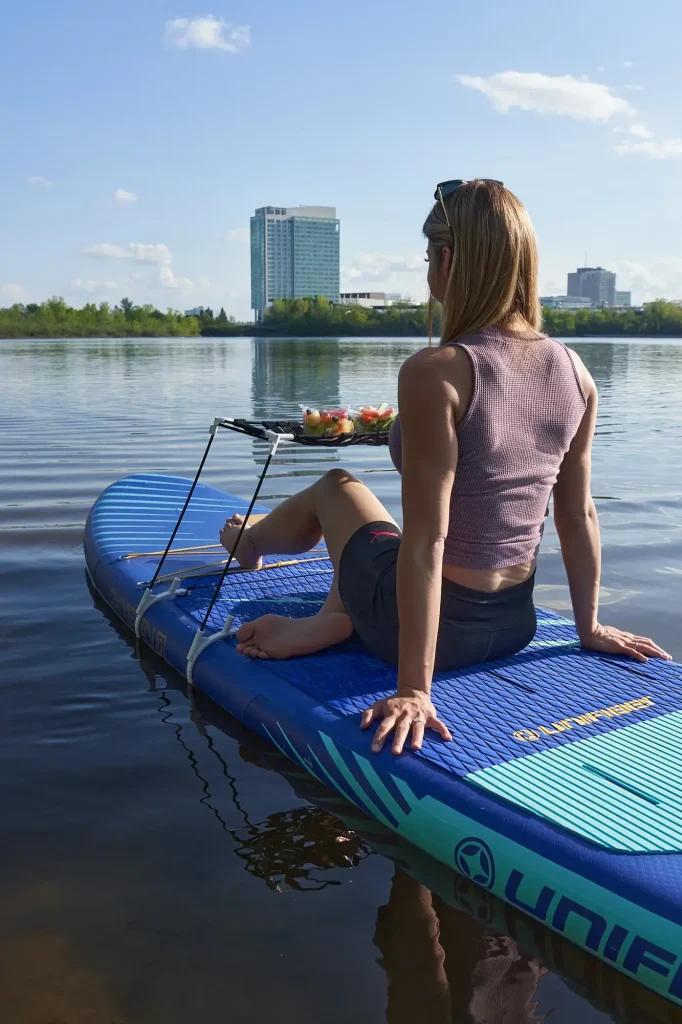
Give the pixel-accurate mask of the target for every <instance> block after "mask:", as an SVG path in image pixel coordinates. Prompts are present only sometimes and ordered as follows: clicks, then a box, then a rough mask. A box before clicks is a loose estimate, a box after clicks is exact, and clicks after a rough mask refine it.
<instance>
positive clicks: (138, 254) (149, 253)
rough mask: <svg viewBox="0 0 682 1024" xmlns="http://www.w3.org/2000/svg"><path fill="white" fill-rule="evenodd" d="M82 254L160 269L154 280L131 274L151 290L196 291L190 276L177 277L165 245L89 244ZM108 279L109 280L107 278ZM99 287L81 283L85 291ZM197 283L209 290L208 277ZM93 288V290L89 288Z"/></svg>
mask: <svg viewBox="0 0 682 1024" xmlns="http://www.w3.org/2000/svg"><path fill="white" fill-rule="evenodd" d="M83 252H84V253H85V255H86V256H94V257H95V258H97V259H106V260H127V261H130V262H131V263H133V264H135V265H137V266H152V267H157V268H158V272H157V273H155V274H154V275H153V278H152V280H151V281H150V280H149V277H148V276H147V275H145V274H140V273H137V272H132V273H131V275H130V276H131V278H132V279H133V280H136V281H145V280H146V281H147V283H148V285H149V286H150V287H157V288H168V289H174V290H176V291H190V290H191V289H192V288H194V281H191V280H190V278H189V277H180V276H176V274H175V272H174V270H173V267H172V263H173V253H172V252H171V250H170V249H169V248H168V246H167V245H165V244H164V243H163V242H129V243H128V245H127V246H122V245H114V244H112V243H111V242H97V243H96V244H95V245H88V246H87V247H86V248H85V249H84V250H83ZM77 280H80V279H77ZM105 280H110V279H109V278H105ZM96 284H97V282H94V281H92V282H91V281H89V280H88V281H84V282H83V281H81V287H82V288H83V290H85V291H90V290H93V291H94V290H95V288H94V285H96ZM197 284H198V285H199V287H201V288H208V287H210V281H208V280H207V278H205V277H201V278H199V279H198V281H197ZM90 285H93V287H92V288H90V287H89V286H90ZM106 287H109V286H106ZM116 287H118V285H116Z"/></svg>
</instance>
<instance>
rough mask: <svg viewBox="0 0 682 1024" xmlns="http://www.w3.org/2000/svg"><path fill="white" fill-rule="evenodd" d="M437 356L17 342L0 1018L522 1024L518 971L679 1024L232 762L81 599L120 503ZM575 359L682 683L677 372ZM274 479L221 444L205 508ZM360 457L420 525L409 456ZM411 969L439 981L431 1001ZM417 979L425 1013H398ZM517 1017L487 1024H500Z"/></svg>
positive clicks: (641, 611)
mask: <svg viewBox="0 0 682 1024" xmlns="http://www.w3.org/2000/svg"><path fill="white" fill-rule="evenodd" d="M421 344H422V342H421V341H418V340H416V341H410V340H406V339H400V340H399V341H396V342H391V341H386V340H376V339H352V340H343V339H341V340H333V341H331V342H330V341H322V342H319V343H316V342H312V343H311V342H310V341H309V340H305V341H302V342H300V343H299V342H296V341H292V340H288V341H286V340H285V341H282V342H280V341H276V340H271V339H268V340H262V339H259V340H258V341H252V340H240V339H237V340H232V339H227V340H224V341H223V340H221V339H159V340H154V341H146V340H143V341H137V340H134V339H130V340H126V341H117V340H113V341H107V340H101V339H100V340H98V339H89V340H83V341H70V340H60V341H57V342H49V341H47V342H42V341H37V342H34V341H24V342H15V341H9V342H2V343H1V344H0V417H1V418H2V425H3V428H4V432H3V438H4V442H5V443H4V444H3V446H2V447H1V448H0V583H1V585H0V615H1V616H2V620H3V626H4V627H5V629H4V633H3V644H4V646H3V667H4V668H5V672H4V674H3V678H2V686H3V698H4V700H3V714H2V718H1V719H0V730H2V742H0V804H1V805H2V812H3V824H4V826H5V832H6V833H7V835H8V836H11V841H8V840H6V841H5V842H4V843H2V844H0V870H1V871H2V877H3V881H4V883H5V888H4V891H3V898H4V903H3V915H2V921H1V922H0V991H2V993H3V995H2V998H1V1000H0V1005H1V1011H2V1012H0V1016H3V1012H4V1018H5V1019H7V1021H8V1022H11V1024H48V1022H55V1024H56V1021H60V1022H62V1024H67V1022H68V1024H75V1022H76V1021H81V1020H82V1021H85V1020H87V1021H88V1024H90V1021H92V1022H93V1024H95V1022H96V1024H112V1022H115V1024H138V1022H139V1024H175V1022H180V1021H183V1022H185V1021H192V1024H194V1022H196V1024H213V1021H218V1020H222V1019H223V1017H226V1018H227V1017H229V1019H230V1020H234V1021H239V1022H241V1021H244V1022H247V1021H248V1022H250V1021H252V1020H254V1019H266V1018H269V1017H271V1016H272V1015H273V1014H274V1013H276V1014H277V1017H278V1020H281V1021H283V1022H289V1021H296V1022H297V1024H307V1022H309V1021H310V1022H313V1021H315V1022H318V1021H320V1020H321V1019H322V1020H324V1022H325V1024H337V1022H338V1024H345V1022H347V1021H349V1020H352V1021H353V1022H354V1024H355V1022H356V1021H357V1022H358V1024H365V1022H368V1024H369V1022H370V1021H371V1022H372V1024H375V1022H380V1021H381V1020H382V1019H385V1016H386V1012H387V1009H386V1003H387V996H390V999H389V1011H388V1012H389V1013H390V1014H394V1015H399V1014H400V1012H401V1004H402V1003H403V1001H404V1002H405V1003H406V1005H410V1006H412V1008H414V1005H415V999H416V998H417V996H418V994H419V993H418V991H417V989H416V988H415V986H417V985H419V986H421V988H420V990H423V991H424V992H425V993H427V992H430V993H431V996H429V999H430V1000H431V1001H430V1002H429V1003H428V1007H429V1010H428V1012H427V1010H426V1009H424V1011H423V1013H421V1017H420V1022H421V1021H423V1022H424V1024H431V1020H435V1021H436V1022H437V1024H440V1020H441V1019H442V1017H443V1015H444V1014H445V1017H446V1019H449V1020H452V1019H453V1018H454V1019H459V1020H460V1021H471V1020H472V1019H475V1018H474V1017H472V1014H473V1013H474V1012H475V1013H476V1014H477V1015H478V1017H481V1015H482V1014H483V1012H484V1011H483V1010H481V1008H480V1001H481V998H482V996H481V992H483V993H485V991H486V984H487V983H486V982H485V979H489V978H490V973H489V969H490V970H494V973H495V977H496V978H498V979H499V985H498V992H501V993H503V997H502V998H503V1000H506V1002H507V1004H508V1006H509V1007H515V1006H516V1004H514V1003H513V998H514V992H513V991H512V990H513V989H514V984H513V983H514V982H515V979H516V977H517V972H518V978H519V987H520V988H522V989H523V991H524V993H526V995H524V997H523V999H522V1000H521V1005H522V1006H523V1005H524V1000H525V1003H527V1004H528V1007H529V1009H528V1010H527V1012H528V1013H530V1012H535V1014H536V1016H539V1017H540V1019H541V1018H542V1015H543V1014H544V1015H545V1017H546V1018H547V1019H548V1020H549V1021H551V1022H552V1024H554V1022H557V1024H568V1022H571V1024H572V1022H573V1021H575V1020H576V1019H578V1018H580V1020H581V1021H583V1022H584V1024H601V1022H603V1021H605V1020H611V1019H615V1020H618V1021H632V1022H636V1024H645V1022H648V1021H666V1022H672V1021H673V1020H678V1019H679V1013H678V1011H677V1010H675V1008H674V1007H672V1006H670V1005H668V1004H662V1003H661V1001H660V1000H658V1001H657V1000H655V999H654V997H651V996H649V995H648V994H647V993H646V991H645V990H644V989H641V988H640V987H639V986H636V985H634V984H631V983H628V982H627V980H626V979H623V978H622V977H621V976H620V975H617V974H615V973H614V972H613V971H612V970H610V969H608V968H606V967H605V966H602V965H601V964H600V963H599V962H598V961H596V960H594V959H593V958H591V957H586V956H584V955H583V954H582V953H581V952H580V951H578V950H577V949H575V948H574V947H572V946H570V945H568V944H566V943H565V942H563V941H562V940H560V939H559V938H557V937H554V936H552V934H551V933H550V932H548V931H546V930H545V929H544V928H543V927H542V926H541V925H539V924H535V923H534V922H533V921H531V920H530V919H529V918H524V917H519V916H515V915H514V914H513V913H512V912H511V911H510V910H509V908H505V907H504V906H503V905H501V904H497V903H496V902H495V901H491V900H490V898H489V897H488V896H486V894H485V893H483V892H481V891H478V890H476V889H474V888H472V887H471V885H470V884H468V883H466V882H465V881H464V880H462V879H458V878H457V876H455V875H453V874H452V873H450V872H448V871H446V870H445V869H444V868H441V867H440V865H438V864H433V863H432V862H430V861H427V860H425V859H424V858H423V856H422V857H420V856H419V855H418V854H417V853H416V851H414V850H411V849H407V848H402V847H401V846H400V845H399V844H398V843H397V840H396V839H395V837H394V836H393V835H392V834H387V833H383V832H382V831H381V830H380V828H379V826H377V825H376V824H375V823H373V822H371V821H370V822H368V821H367V820H362V819H361V818H360V817H359V815H358V814H357V812H356V811H355V809H354V808H352V807H349V806H348V805H347V804H344V803H343V802H342V801H340V799H339V798H338V797H336V796H335V794H333V793H329V792H324V793H320V792H319V791H315V790H313V789H311V788H310V787H311V785H313V786H314V782H313V781H312V780H311V779H309V778H308V777H307V776H305V775H301V773H298V775H297V773H296V770H295V768H293V766H291V765H289V764H288V762H283V760H282V759H281V758H280V756H279V755H277V754H274V755H273V753H272V752H271V751H269V749H265V748H262V747H261V746H260V745H259V744H258V743H254V741H253V739H252V738H249V737H247V736H245V735H244V734H243V733H241V732H240V733H239V734H238V735H237V736H236V737H233V736H232V734H231V733H230V731H229V730H230V723H229V720H228V719H227V718H226V716H223V717H222V718H220V717H219V716H217V712H216V709H215V708H213V709H212V708H211V707H210V706H208V705H206V704H205V703H204V702H203V701H199V702H198V704H197V705H190V704H189V702H188V701H187V700H186V699H185V697H184V696H183V694H182V692H181V689H180V686H181V681H180V680H178V679H176V678H173V677H171V676H167V675H165V674H164V669H163V666H161V665H159V664H157V663H156V662H155V661H154V660H153V658H152V659H151V660H150V656H149V655H148V654H146V655H143V656H142V659H141V660H138V661H135V660H134V652H133V650H132V648H131V647H130V645H129V641H128V639H127V637H125V638H123V637H121V636H120V635H119V633H118V632H113V631H111V630H109V629H108V628H107V627H106V625H104V626H103V618H102V614H101V613H100V612H99V611H96V610H94V609H93V607H92V601H91V599H90V597H89V595H88V593H87V591H86V590H85V588H84V586H83V568H82V566H83V559H82V550H81V548H80V539H81V535H82V527H83V524H84V522H85V519H86V516H87V513H88V510H89V508H90V506H91V505H92V502H93V501H94V500H95V498H96V497H97V495H98V494H99V493H100V492H101V491H102V489H103V488H104V487H105V486H107V485H108V484H109V483H111V482H112V481H113V480H115V479H118V478H120V477H122V476H125V475H126V474H128V473H134V472H148V471H158V472H165V473H173V474H178V475H182V476H191V475H192V474H193V472H194V470H195V469H196V466H197V463H198V460H199V458H200V455H201V452H202V450H203V448H204V445H205V438H206V430H207V427H208V424H209V423H210V422H211V420H212V418H213V416H214V415H217V414H222V415H234V416H256V415H263V416H271V417H277V416H282V415H287V414H293V413H295V412H296V411H297V410H298V405H299V404H300V403H309V402H317V403H320V404H323V403H324V404H327V403H329V404H344V403H350V404H362V403H365V402H378V401H382V400H386V401H389V402H392V401H394V400H395V389H396V382H397V377H398V370H399V367H400V364H401V363H402V362H403V360H404V359H405V358H406V357H407V356H408V355H409V354H410V353H411V352H413V351H414V350H415V349H416V348H418V347H419V346H420V345H421ZM311 345H312V346H314V347H312V348H311ZM576 348H577V349H578V351H579V352H580V353H581V354H582V356H583V358H584V359H585V361H586V363H587V364H588V366H589V367H590V368H591V369H592V371H593V373H594V374H595V376H596V377H597V382H598V384H599V387H600V390H601V406H600V420H599V429H600V433H599V436H598V437H597V443H596V445H595V457H594V474H595V493H596V494H597V495H599V496H602V497H599V500H598V505H599V510H600V513H601V516H602V527H603V540H604V586H605V596H606V598H607V601H608V605H607V607H605V612H607V613H608V617H609V619H610V620H611V621H614V622H615V623H616V624H617V625H620V626H622V627H624V628H630V629H634V630H636V631H637V632H640V633H647V634H650V635H652V634H653V635H655V636H656V638H657V639H658V640H659V642H661V643H662V644H663V646H665V647H667V648H668V649H670V650H671V652H672V653H673V654H674V655H675V656H676V657H677V659H678V660H682V635H681V634H680V628H679V608H680V606H681V605H682V486H681V484H680V472H679V469H680V464H681V462H682V414H681V413H680V404H679V395H680V393H681V392H682V345H681V344H679V342H677V343H675V344H673V343H670V344H666V343H665V342H660V341H656V342H655V343H647V342H646V341H638V342H636V343H633V344H629V343H622V342H618V343H611V342H606V343H603V342H598V341H592V340H587V339H585V340H582V341H580V342H576ZM263 456H264V452H263V450H262V448H259V446H258V445H257V444H255V443H253V442H252V441H251V440H247V439H245V438H234V437H230V438H228V437H227V436H226V435H223V436H221V437H220V439H219V441H218V442H217V443H216V445H215V446H214V448H213V450H212V453H211V458H210V460H209V464H208V465H207V468H206V471H205V476H206V480H207V482H209V483H214V484H216V485H217V486H220V487H223V488H226V489H228V490H230V491H232V492H234V493H237V494H242V495H249V494H250V493H252V491H253V487H254V486H255V482H256V480H257V477H258V474H259V471H260V467H261V464H262V459H263ZM332 457H333V458H337V457H340V456H339V455H338V453H336V454H335V455H334V456H332V455H331V454H328V453H325V455H324V457H323V456H321V455H319V454H318V453H315V454H314V455H311V454H310V453H309V452H307V451H305V450H301V451H300V452H299V451H296V452H291V451H288V450H283V451H282V452H281V453H279V454H278V456H277V459H276V460H275V463H274V466H273V468H272V474H271V475H269V476H268V479H267V481H266V487H265V490H264V495H263V497H264V500H265V501H266V503H271V504H273V505H274V504H276V503H277V502H278V501H279V500H280V499H281V498H282V497H285V496H286V495H288V494H291V493H293V492H294V491H296V490H298V489H299V488H300V486H301V484H302V483H305V482H307V479H309V478H310V477H312V476H314V475H316V474H318V473H320V472H321V471H322V470H323V469H324V468H326V465H327V463H325V462H323V458H324V459H326V458H332ZM342 457H343V462H344V464H345V465H347V466H348V468H349V469H350V470H351V471H352V472H354V473H356V474H357V475H359V476H360V477H364V478H365V479H366V480H367V482H368V484H370V485H371V486H372V488H373V489H374V490H375V491H376V493H377V494H378V496H379V497H380V499H381V500H382V501H383V502H384V504H385V505H386V506H387V507H388V508H389V509H390V511H391V512H392V513H393V514H396V515H399V514H400V490H399V479H398V477H397V475H396V474H395V473H393V472H392V471H391V470H390V463H389V460H388V456H387V453H386V451H385V450H384V449H356V450H353V449H349V450H346V451H344V452H343V456H342ZM565 582H566V581H565V575H564V571H563V568H562V564H561V556H560V553H559V550H558V544H557V538H556V536H555V534H554V531H553V527H552V524H551V522H550V523H549V524H548V527H547V531H546V536H545V541H544V544H543V549H542V554H541V557H540V565H539V585H540V588H541V589H540V590H539V593H540V594H541V595H542V600H543V602H546V603H549V604H552V602H555V603H556V604H557V605H559V606H563V605H564V604H565V602H566V601H567V592H566V586H565ZM140 667H141V668H142V669H143V670H144V671H145V672H146V674H147V682H146V683H145V682H144V680H142V686H141V685H140V683H141V679H140V676H139V669H140ZM147 690H152V692H151V693H149V692H147ZM214 715H215V716H216V717H214ZM240 752H241V755H242V756H240ZM273 757H274V760H273ZM394 865H395V866H394ZM395 872H400V873H402V874H404V875H406V876H408V879H413V880H416V882H417V883H418V884H419V885H420V886H422V887H423V890H425V891H422V890H421V889H416V888H415V887H414V886H413V885H412V884H411V883H409V882H406V881H405V880H404V879H403V878H402V875H401V874H398V875H396V882H395V884H394V885H392V878H393V875H394V873H395ZM330 883H333V884H330ZM320 886H323V888H322V889H320V888H319V887H320ZM380 906H385V907H388V908H389V909H388V910H386V911H380V910H379V907H380ZM420 915H421V916H420ZM382 922H383V923H382ZM387 922H390V927H387V926H386V925H387ZM401 922H403V923H402V924H401ZM410 922H412V923H411V924H410ZM420 922H421V923H420ZM420 929H421V931H420ZM413 932H414V934H415V935H416V934H420V935H421V936H422V940H423V941H422V940H420V943H419V947H418V949H417V946H416V945H415V943H416V939H414V941H412V933H413ZM434 932H437V936H436V938H437V939H438V941H437V943H436V942H435V940H434V941H432V936H433V934H434ZM398 936H401V937H398ZM427 939H428V941H427ZM410 941H412V945H411V946H410ZM378 946H381V949H379V948H378ZM419 950H421V952H419ZM496 950H498V951H499V950H501V952H499V955H498V953H497V952H496ZM420 958H421V959H420ZM411 961H415V962H418V964H419V967H418V969H415V971H413V972H412V973H411V974H410V970H411V968H410V962H411ZM538 963H541V964H542V966H543V967H544V968H546V971H545V973H544V974H541V973H540V971H539V969H538V967H537V965H538ZM458 964H459V965H460V968H461V969H458ZM387 972H388V974H389V975H390V979H389V981H390V992H388V990H387V989H386V978H387ZM486 972H488V973H486ZM406 976H409V977H410V979H411V981H410V993H407V992H406V990H405V988H404V987H403V988H401V987H400V986H401V984H403V982H404V981H405V977H406ZM264 977H265V978H266V983H264ZM534 978H536V980H537V991H536V993H535V995H532V994H531V989H532V984H533V979H534ZM434 986H435V987H434ZM446 989H447V998H446V995H445V992H446ZM330 991H333V992H334V997H333V999H330V997H329V993H330ZM410 999H411V1000H412V1002H411V1003H410V1002H409V1000H410ZM652 1000H653V1001H652ZM533 1003H537V1004H538V1006H537V1009H536V1010H535V1011H533V1010H532V1004H533ZM499 1005H500V1004H499V1003H493V1009H492V1010H489V1011H487V1012H489V1013H491V1014H493V1017H492V1018H491V1019H493V1020H495V1017H494V1014H495V1013H498V1011H499ZM472 1007H473V1009H472ZM415 1012H416V1011H415ZM514 1012H516V1009H515V1010H514ZM518 1012H521V1011H518ZM523 1012H526V1010H524V1011H523ZM448 1013H450V1018H447V1014H448ZM458 1014H459V1018H458V1017H457V1015H458ZM439 1015H440V1016H439ZM395 1019H398V1020H399V1019H400V1017H399V1016H396V1017H395ZM496 1024H497V1022H496ZM508 1024H514V1021H513V1020H509V1021H508Z"/></svg>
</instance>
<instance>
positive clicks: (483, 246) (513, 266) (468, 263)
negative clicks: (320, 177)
mask: <svg viewBox="0 0 682 1024" xmlns="http://www.w3.org/2000/svg"><path fill="white" fill-rule="evenodd" d="M445 208H446V210H447V220H446V217H445V213H444V211H443V207H442V205H441V203H440V201H439V202H437V203H436V204H435V206H434V207H433V209H432V210H431V213H430V214H429V215H428V217H427V218H426V222H425V224H424V234H425V235H426V237H427V239H428V240H429V242H430V243H431V245H432V246H433V248H434V249H435V250H436V252H437V253H438V258H439V259H440V258H441V251H442V248H443V246H446V245H447V246H449V247H451V248H452V266H451V268H450V275H449V277H448V281H447V285H446V288H445V297H444V299H443V304H442V312H441V329H440V343H441V345H444V344H447V342H450V341H455V340H456V339H457V338H461V337H463V336H464V335H465V334H474V333H475V332H476V331H481V330H483V329H484V328H485V327H492V326H493V325H497V326H500V327H504V326H505V324H506V323H511V322H512V321H514V324H515V326H517V325H518V321H520V320H522V321H523V322H524V323H522V324H521V327H522V328H523V326H524V324H525V325H527V329H528V330H531V331H537V330H539V328H540V324H541V311H540V300H539V298H538V252H537V241H536V237H535V231H534V229H533V225H532V223H531V220H530V217H529V216H528V212H527V210H526V208H525V206H524V205H523V204H522V203H521V202H519V200H518V199H517V198H516V196H515V195H514V194H513V193H512V192H510V191H509V190H508V189H506V188H505V187H504V185H500V184H499V183H498V182H493V181H488V180H485V179H479V180H475V181H468V182H466V183H465V184H464V185H460V187H459V188H458V189H456V190H455V191H454V192H453V193H452V194H451V195H449V196H448V197H447V198H446V199H445ZM448 221H449V222H450V224H449V226H448ZM432 301H433V297H431V300H430V302H429V337H430V335H431V329H430V326H431V325H430V320H431V305H432Z"/></svg>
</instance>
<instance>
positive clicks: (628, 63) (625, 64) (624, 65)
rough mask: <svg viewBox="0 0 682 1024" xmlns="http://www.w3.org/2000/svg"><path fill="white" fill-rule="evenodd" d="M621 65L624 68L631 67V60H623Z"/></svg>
mask: <svg viewBox="0 0 682 1024" xmlns="http://www.w3.org/2000/svg"><path fill="white" fill-rule="evenodd" d="M623 67H624V68H631V67H632V61H631V60H624V61H623Z"/></svg>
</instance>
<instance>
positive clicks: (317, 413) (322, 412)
mask: <svg viewBox="0 0 682 1024" xmlns="http://www.w3.org/2000/svg"><path fill="white" fill-rule="evenodd" d="M303 430H304V433H306V434H312V435H314V436H317V437H336V436H337V435H339V434H352V433H353V431H354V430H355V421H354V419H353V416H352V415H351V413H350V412H349V411H348V409H306V410H305V412H304V413H303Z"/></svg>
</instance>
